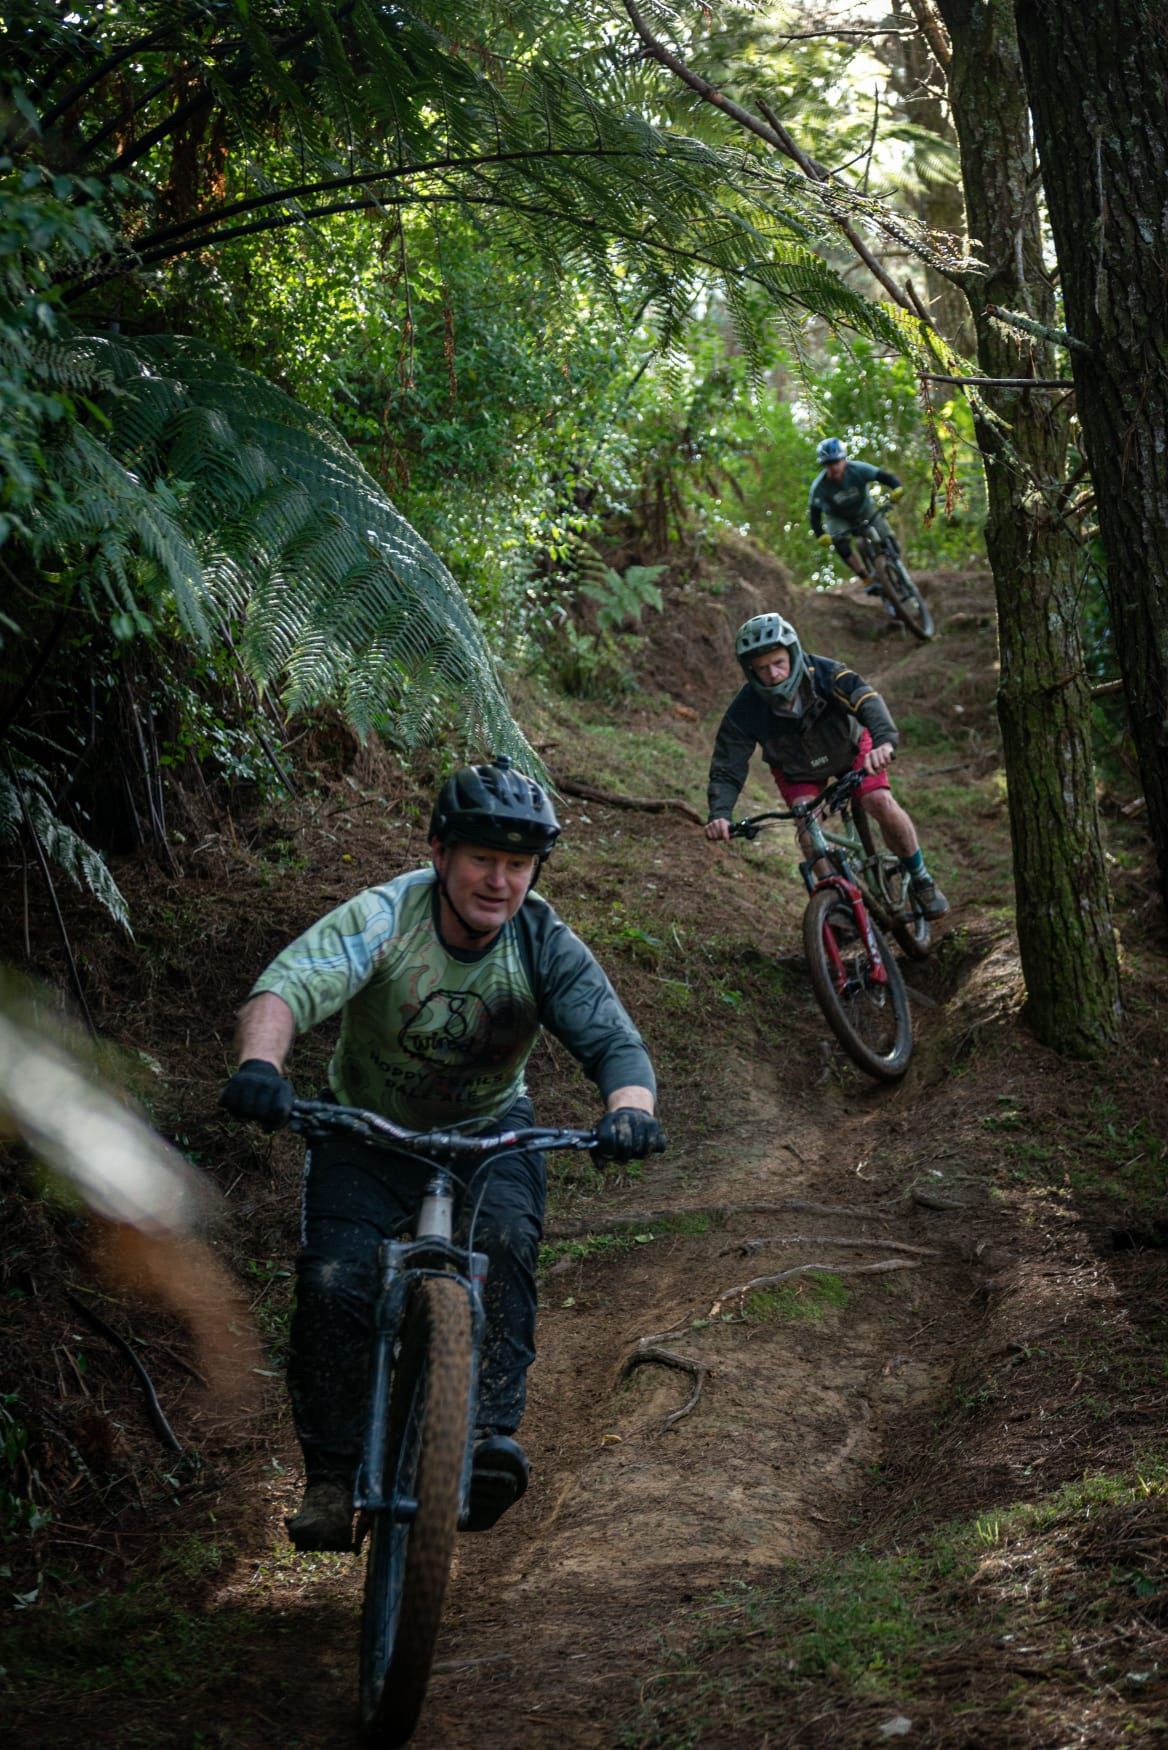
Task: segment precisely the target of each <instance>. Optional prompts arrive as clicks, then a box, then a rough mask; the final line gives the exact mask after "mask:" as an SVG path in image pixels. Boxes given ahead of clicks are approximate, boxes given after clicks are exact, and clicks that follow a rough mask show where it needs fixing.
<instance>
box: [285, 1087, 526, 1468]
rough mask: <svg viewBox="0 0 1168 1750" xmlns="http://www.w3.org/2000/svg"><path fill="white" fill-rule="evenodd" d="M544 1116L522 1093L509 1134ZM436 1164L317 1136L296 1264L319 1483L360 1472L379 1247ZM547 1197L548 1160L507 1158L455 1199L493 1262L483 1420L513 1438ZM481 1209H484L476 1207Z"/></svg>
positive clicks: (306, 1436) (502, 1122) (299, 1422)
mask: <svg viewBox="0 0 1168 1750" xmlns="http://www.w3.org/2000/svg"><path fill="white" fill-rule="evenodd" d="M532 1120H533V1113H532V1107H531V1102H530V1101H529V1100H526V1099H524V1100H519V1101H517V1102H516V1104H515V1105H514V1106H513V1107H512V1108H511V1110H510V1111H509V1112H507V1113H505V1114H504V1115H503V1116H502V1117H501V1118H500V1119H499V1128H500V1129H501V1130H507V1129H514V1128H521V1127H523V1126H526V1125H530V1124H531V1123H532ZM431 1171H432V1169H431V1168H430V1167H429V1166H428V1165H427V1164H426V1163H425V1162H420V1161H416V1160H411V1159H410V1158H409V1157H407V1156H402V1155H395V1154H388V1153H386V1152H384V1151H383V1150H381V1149H374V1148H370V1147H369V1146H368V1145H367V1144H364V1143H362V1142H360V1141H359V1140H357V1139H356V1138H353V1139H350V1138H348V1137H342V1136H339V1135H338V1136H336V1137H330V1138H329V1139H328V1140H327V1141H326V1142H323V1143H314V1144H313V1145H312V1146H311V1148H310V1149H309V1151H308V1154H307V1156H306V1158H305V1164H304V1195H303V1204H302V1218H301V1236H300V1237H301V1250H300V1255H299V1257H298V1258H297V1260H296V1310H295V1312H294V1314H293V1317H292V1333H291V1348H290V1354H289V1360H288V1387H289V1391H290V1393H291V1398H292V1414H293V1418H294V1420H295V1423H296V1432H297V1434H298V1436H299V1438H300V1445H301V1448H302V1449H303V1452H304V1468H305V1473H306V1475H307V1477H308V1479H309V1481H313V1480H315V1479H317V1478H320V1477H322V1476H337V1475H340V1476H343V1477H346V1478H348V1477H351V1476H352V1474H353V1472H354V1471H355V1469H356V1464H357V1460H358V1458H359V1457H360V1452H361V1437H362V1433H363V1430H364V1426H365V1406H366V1396H367V1391H368V1373H369V1349H370V1333H371V1330H372V1314H373V1305H374V1300H375V1297H376V1293H377V1248H378V1246H379V1244H380V1243H381V1241H382V1240H383V1239H392V1238H394V1237H396V1236H398V1235H400V1234H402V1233H406V1232H408V1231H409V1229H410V1225H411V1222H412V1220H413V1217H414V1216H415V1214H416V1213H417V1208H418V1203H419V1200H420V1198H421V1195H422V1191H423V1188H424V1186H425V1184H426V1180H427V1178H428V1177H429V1174H430V1172H431ZM546 1196H547V1181H546V1176H545V1172H544V1157H543V1155H542V1154H539V1153H537V1152H535V1151H533V1150H525V1151H518V1152H515V1153H512V1154H506V1155H497V1156H495V1157H494V1158H493V1159H492V1160H490V1161H489V1162H488V1163H486V1164H485V1165H484V1166H481V1167H479V1168H478V1169H477V1170H476V1171H475V1172H474V1173H473V1175H472V1176H471V1177H470V1179H469V1182H468V1184H467V1186H466V1188H465V1190H463V1191H461V1192H460V1195H459V1200H458V1204H457V1205H456V1217H455V1218H456V1222H457V1228H456V1235H457V1237H459V1238H460V1239H462V1240H463V1241H465V1239H466V1235H467V1231H468V1227H469V1224H470V1220H471V1218H472V1216H473V1218H474V1235H473V1239H474V1248H475V1250H476V1251H480V1252H485V1253H486V1255H487V1259H488V1262H489V1269H488V1273H487V1283H486V1290H485V1293H484V1296H483V1299H484V1306H485V1310H486V1333H485V1336H484V1343H483V1355H482V1379H481V1386H480V1393H479V1410H478V1426H479V1428H480V1429H483V1430H487V1429H490V1430H495V1431H497V1432H501V1433H512V1432H514V1430H515V1429H516V1428H518V1426H519V1422H520V1418H521V1417H522V1415H523V1406H524V1402H525V1399H526V1376H527V1369H528V1367H529V1366H530V1365H531V1362H532V1361H533V1360H534V1358H535V1303H536V1294H535V1271H536V1263H537V1260H538V1255H539V1242H540V1237H541V1235H542V1233H543V1212H544V1204H545V1201H546ZM476 1210H477V1214H476V1213H475V1212H476Z"/></svg>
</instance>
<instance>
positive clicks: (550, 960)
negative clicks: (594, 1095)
mask: <svg viewBox="0 0 1168 1750" xmlns="http://www.w3.org/2000/svg"><path fill="white" fill-rule="evenodd" d="M519 916H520V918H521V919H522V920H523V927H524V930H525V932H527V934H528V944H527V946H528V947H529V951H530V953H531V956H532V973H533V980H534V988H535V999H536V1003H537V1004H538V1008H539V1019H540V1022H541V1024H542V1025H543V1026H544V1027H546V1028H547V1030H548V1032H549V1033H553V1034H554V1035H555V1037H556V1038H557V1039H558V1040H559V1041H560V1043H561V1044H562V1045H566V1046H567V1048H568V1050H569V1051H570V1052H571V1053H572V1056H573V1057H574V1058H575V1059H576V1061H577V1063H578V1064H579V1065H580V1067H581V1068H582V1069H583V1070H584V1073H585V1074H586V1075H588V1076H591V1078H592V1080H593V1081H594V1082H595V1083H596V1086H597V1087H598V1088H599V1090H600V1094H601V1097H602V1098H603V1099H605V1100H607V1098H608V1096H609V1095H610V1094H611V1093H612V1092H613V1090H614V1089H615V1088H623V1087H638V1088H648V1089H649V1092H650V1093H652V1094H655V1093H656V1090H657V1079H656V1077H655V1076H654V1074H653V1065H652V1063H651V1062H650V1060H649V1053H648V1051H647V1050H646V1048H645V1042H644V1040H643V1039H642V1038H641V1035H640V1034H639V1033H638V1032H637V1029H636V1028H635V1027H634V1026H633V1023H632V1021H631V1020H630V1019H629V1016H628V1013H627V1011H626V1009H625V1007H624V1005H623V1004H622V1002H621V1000H620V998H619V997H618V996H617V994H616V992H615V991H614V990H613V988H612V985H611V984H610V983H609V981H608V979H607V977H606V976H605V974H604V971H603V970H602V968H601V966H600V963H599V962H598V960H597V959H596V957H595V955H594V954H593V953H592V950H591V949H590V948H587V947H585V945H584V943H583V942H582V941H581V940H580V938H579V936H577V935H575V934H574V932H573V931H571V930H570V929H569V928H568V926H567V924H565V923H564V922H563V920H562V919H561V918H559V917H557V916H556V914H555V912H554V911H553V910H552V908H551V906H550V905H548V903H547V901H546V900H544V899H541V898H540V897H539V896H538V895H536V894H533V895H532V896H531V898H530V899H528V900H527V901H526V903H525V904H524V906H523V909H522V911H521V912H520V913H519Z"/></svg>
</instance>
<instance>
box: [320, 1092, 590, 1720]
mask: <svg viewBox="0 0 1168 1750" xmlns="http://www.w3.org/2000/svg"><path fill="white" fill-rule="evenodd" d="M291 1125H292V1128H293V1129H294V1130H297V1131H299V1132H300V1134H301V1135H302V1136H304V1137H305V1138H306V1139H307V1140H309V1141H310V1142H311V1141H321V1140H323V1138H325V1137H326V1136H328V1135H329V1134H330V1132H336V1131H343V1132H345V1133H346V1134H347V1135H349V1136H356V1137H359V1138H360V1139H361V1141H362V1142H366V1143H372V1144H373V1145H374V1146H375V1147H382V1148H385V1149H387V1150H390V1151H394V1152H398V1153H405V1154H409V1155H412V1156H416V1157H420V1158H421V1159H422V1160H424V1161H427V1162H429V1163H430V1164H431V1166H432V1167H433V1171H432V1173H431V1174H430V1176H429V1178H428V1180H427V1183H426V1186H425V1189H424V1191H423V1193H422V1197H421V1201H420V1204H419V1208H418V1214H417V1218H416V1220H415V1222H414V1224H413V1228H414V1231H413V1238H412V1239H396V1240H385V1241H383V1242H382V1243H381V1245H380V1246H379V1248H378V1294H377V1301H376V1305H375V1311H374V1318H373V1344H372V1353H371V1357H370V1373H369V1380H370V1389H369V1407H368V1414H367V1418H366V1425H365V1433H364V1438H363V1442H362V1450H361V1462H360V1467H359V1469H358V1472H357V1478H356V1482H355V1484H354V1489H353V1505H354V1510H355V1512H356V1515H357V1533H356V1537H355V1540H354V1541H355V1547H356V1548H357V1549H360V1547H361V1545H362V1543H364V1541H365V1540H366V1538H367V1539H368V1552H367V1555H366V1561H365V1591H364V1599H363V1603H362V1609H361V1652H360V1677H359V1696H360V1721H361V1729H362V1733H363V1735H364V1737H365V1740H366V1742H368V1743H371V1744H375V1745H378V1746H387V1747H392V1746H396V1745H400V1744H405V1743H406V1742H407V1741H408V1739H409V1738H410V1737H411V1736H412V1735H413V1731H414V1728H415V1726H416V1725H417V1722H418V1716H419V1714H420V1713H421V1710H422V1703H423V1701H424V1700H425V1695H426V1687H427V1684H428V1683H429V1679H430V1666H431V1664H432V1662H433V1658H434V1647H435V1643H436V1641H437V1636H438V1626H439V1622H440V1619H441V1615H442V1604H443V1599H444V1596H445V1592H446V1582H447V1579H448V1577H449V1573H450V1562H451V1557H452V1554H453V1550H454V1538H455V1533H456V1532H457V1530H458V1528H459V1527H460V1526H463V1525H465V1524H466V1522H467V1517H468V1514H469V1510H470V1481H471V1463H472V1458H473V1452H474V1433H475V1414H476V1408H477V1404H478V1388H479V1365H480V1356H481V1352H482V1342H483V1330H484V1324H485V1314H484V1311H483V1284H484V1282H485V1280H486V1275H487V1259H486V1257H485V1255H484V1254H483V1253H482V1252H476V1251H474V1250H472V1249H471V1243H470V1242H468V1244H467V1245H466V1246H458V1245H455V1244H454V1241H453V1231H454V1204H455V1197H456V1186H457V1185H458V1184H459V1183H460V1182H461V1181H460V1180H459V1176H458V1175H457V1174H456V1173H455V1171H454V1166H453V1163H454V1162H462V1161H471V1162H475V1163H479V1162H481V1161H482V1160H484V1159H485V1158H487V1157H488V1156H490V1155H495V1154H502V1153H505V1152H507V1151H509V1150H511V1149H515V1148H534V1149H540V1150H543V1151H548V1150H551V1149H592V1148H595V1147H596V1133H595V1131H592V1130H549V1129H540V1128H530V1129H524V1130H509V1131H504V1132H500V1133H497V1134H495V1135H492V1136H468V1135H463V1134H461V1133H459V1132H457V1131H440V1130H436V1131H424V1132H419V1131H411V1130H403V1129H402V1128H401V1127H400V1126H399V1125H396V1124H393V1123H391V1122H390V1120H389V1119H387V1118H382V1117H380V1116H379V1115H378V1114H377V1113H375V1112H365V1111H362V1110H360V1109H359V1108H357V1107H351V1106H337V1105H333V1104H332V1103H331V1102H330V1101H326V1100H296V1101H294V1103H293V1106H292V1119H291ZM470 1238H471V1241H473V1223H472V1232H471V1236H470Z"/></svg>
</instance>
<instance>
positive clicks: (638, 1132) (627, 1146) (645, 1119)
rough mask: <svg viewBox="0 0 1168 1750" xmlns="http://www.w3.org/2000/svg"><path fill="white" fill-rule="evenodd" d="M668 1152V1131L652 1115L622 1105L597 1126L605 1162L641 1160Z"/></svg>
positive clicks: (597, 1135) (598, 1151) (599, 1149)
mask: <svg viewBox="0 0 1168 1750" xmlns="http://www.w3.org/2000/svg"><path fill="white" fill-rule="evenodd" d="M664 1149H665V1132H664V1131H663V1130H662V1128H661V1126H660V1124H658V1122H657V1120H656V1119H655V1118H654V1116H653V1114H652V1113H651V1112H642V1111H641V1109H640V1107H639V1106H618V1107H617V1109H616V1111H615V1112H606V1113H605V1114H604V1117H603V1118H602V1119H601V1120H600V1123H599V1124H598V1125H597V1126H596V1152H597V1154H598V1155H599V1156H600V1159H601V1160H604V1161H640V1160H644V1158H645V1156H646V1155H659V1154H662V1153H663V1152H664Z"/></svg>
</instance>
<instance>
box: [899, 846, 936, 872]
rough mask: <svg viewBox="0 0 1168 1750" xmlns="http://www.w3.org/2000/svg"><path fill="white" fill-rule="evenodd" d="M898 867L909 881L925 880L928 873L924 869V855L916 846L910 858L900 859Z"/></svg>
mask: <svg viewBox="0 0 1168 1750" xmlns="http://www.w3.org/2000/svg"><path fill="white" fill-rule="evenodd" d="M900 866H901V868H902V869H903V870H904V872H905V874H906V875H907V876H908V878H909V880H910V881H922V880H927V879H928V875H929V871H928V870H927V869H926V868H925V853H924V852H923V851H922V850H921V848H920V846H919V845H918V846H917V848H916V850H915V851H914V852H913V854H912V856H911V857H902V858H901V859H900Z"/></svg>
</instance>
